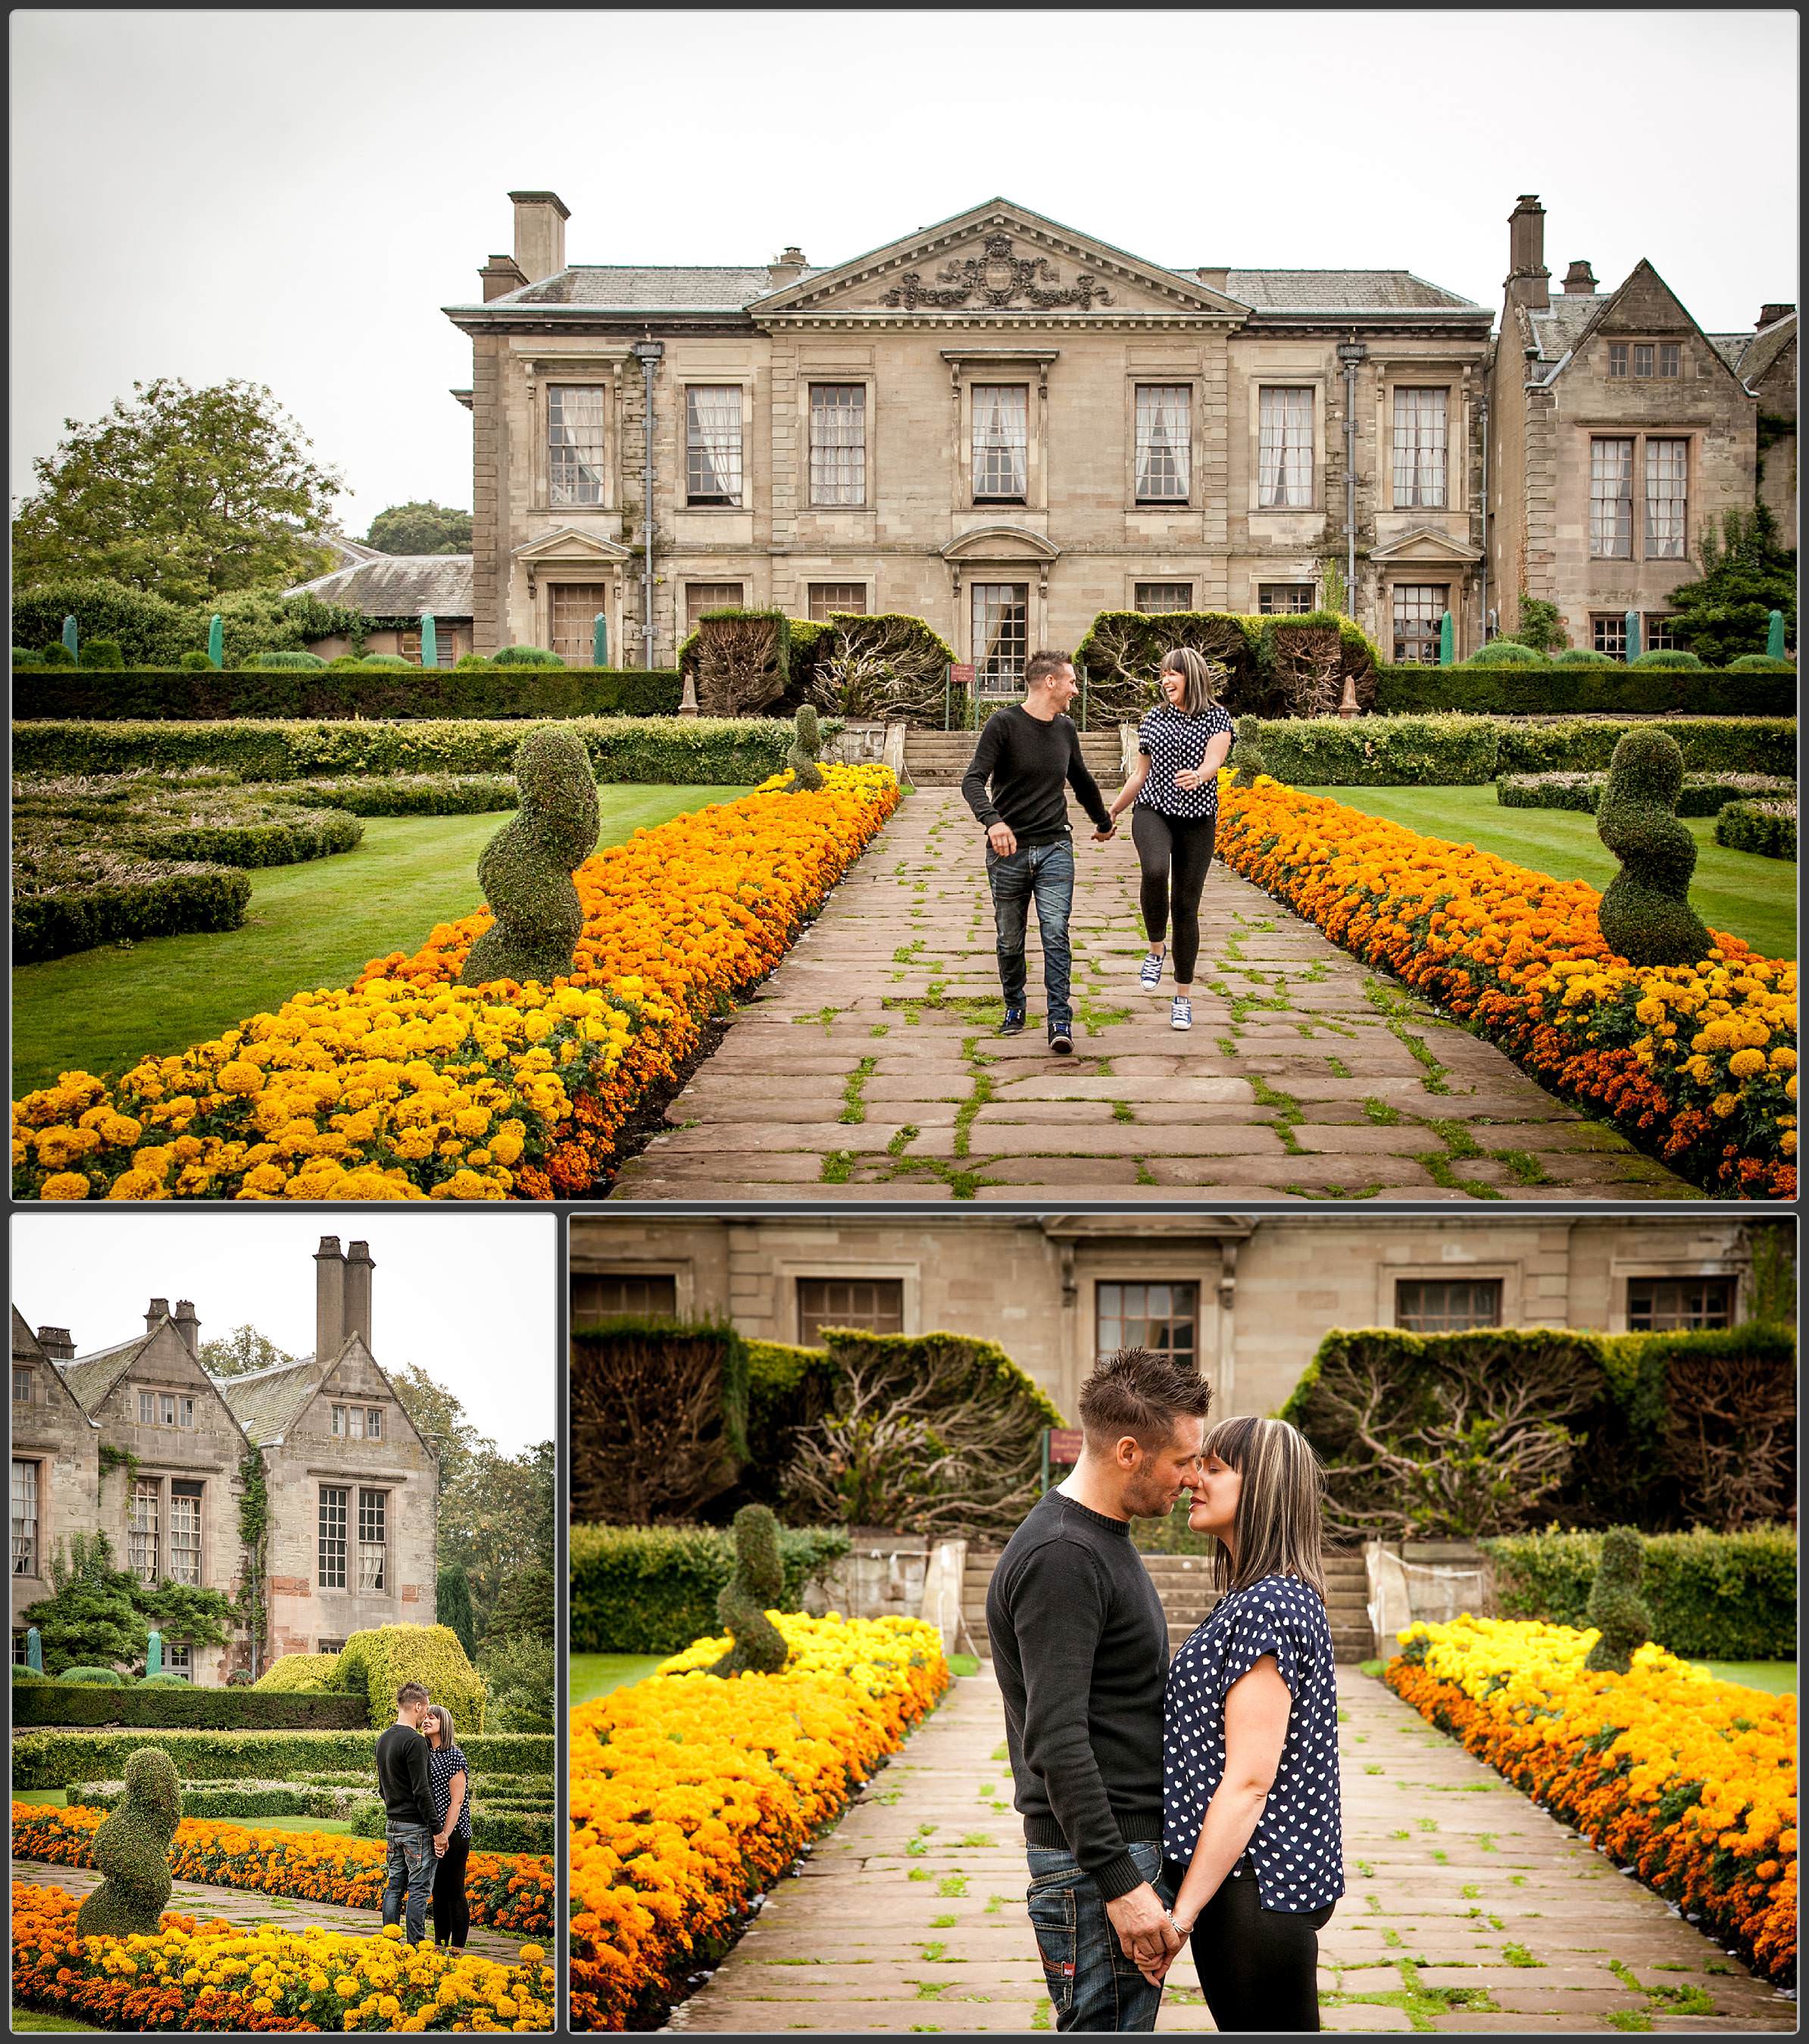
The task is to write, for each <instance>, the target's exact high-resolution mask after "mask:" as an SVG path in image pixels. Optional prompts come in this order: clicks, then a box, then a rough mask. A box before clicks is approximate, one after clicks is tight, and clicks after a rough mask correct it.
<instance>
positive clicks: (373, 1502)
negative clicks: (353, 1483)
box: [358, 1490, 390, 1590]
mask: <svg viewBox="0 0 1809 2044" xmlns="http://www.w3.org/2000/svg"><path fill="white" fill-rule="evenodd" d="M389 1504H390V1499H389V1493H387V1492H386V1491H382V1490H361V1491H360V1492H359V1493H358V1587H359V1589H361V1590H382V1589H388V1587H389V1570H388V1562H389V1556H390V1547H389V1531H388V1527H389Z"/></svg>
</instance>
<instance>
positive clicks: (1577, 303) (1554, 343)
mask: <svg viewBox="0 0 1809 2044" xmlns="http://www.w3.org/2000/svg"><path fill="white" fill-rule="evenodd" d="M1610 295H1611V294H1608V293H1605V292H1604V293H1603V294H1601V295H1600V296H1599V297H1589V298H1584V296H1583V295H1582V294H1580V293H1579V294H1577V296H1576V297H1575V298H1554V299H1553V300H1552V302H1551V309H1550V311H1549V312H1529V313H1527V321H1528V323H1529V324H1530V325H1531V328H1532V330H1533V340H1534V342H1535V343H1536V344H1537V345H1538V351H1539V352H1538V359H1539V360H1540V361H1541V362H1561V361H1562V360H1563V359H1564V358H1565V355H1568V354H1569V353H1570V352H1571V350H1572V349H1573V348H1575V347H1576V345H1577V343H1578V341H1580V340H1581V339H1582V338H1583V336H1584V334H1585V333H1586V332H1588V329H1589V327H1590V325H1591V324H1592V322H1593V321H1594V320H1595V317H1596V314H1597V313H1599V312H1600V310H1601V309H1602V308H1603V306H1604V305H1606V304H1607V302H1608V298H1609V296H1610Z"/></svg>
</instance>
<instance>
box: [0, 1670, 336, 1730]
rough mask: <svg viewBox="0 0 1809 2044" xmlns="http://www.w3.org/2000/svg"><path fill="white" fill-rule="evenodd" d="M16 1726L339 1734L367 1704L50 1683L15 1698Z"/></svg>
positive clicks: (305, 1696) (316, 1695)
mask: <svg viewBox="0 0 1809 2044" xmlns="http://www.w3.org/2000/svg"><path fill="white" fill-rule="evenodd" d="M13 1723H14V1724H15V1725H69V1726H74V1725H146V1726H150V1725H159V1726H163V1725H168V1726H175V1725H182V1726H205V1727H209V1728H213V1729H220V1730H225V1729H232V1730H235V1731H240V1730H242V1731H342V1730H344V1729H346V1728H348V1727H351V1726H353V1725H361V1724H363V1723H364V1706H363V1698H362V1697H359V1696H328V1695H327V1694H325V1692H313V1693H309V1692H305V1691H301V1690H290V1691H288V1692H282V1691H267V1690H259V1689H163V1688H160V1687H158V1688H152V1689H100V1688H90V1687H89V1686H88V1685H86V1683H81V1682H47V1683H46V1684H45V1685H44V1687H43V1688H42V1689H39V1688H37V1687H36V1686H33V1688H31V1689H21V1690H19V1691H18V1692H17V1694H16V1695H15V1696H13Z"/></svg>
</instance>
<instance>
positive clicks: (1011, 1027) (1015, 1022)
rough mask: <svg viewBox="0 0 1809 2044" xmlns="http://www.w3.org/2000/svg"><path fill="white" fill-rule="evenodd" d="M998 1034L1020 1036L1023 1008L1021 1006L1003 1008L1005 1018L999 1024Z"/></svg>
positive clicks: (1022, 1030) (1022, 1025)
mask: <svg viewBox="0 0 1809 2044" xmlns="http://www.w3.org/2000/svg"><path fill="white" fill-rule="evenodd" d="M999 1034H1000V1035H1001V1036H1021V1035H1023V1034H1024V1010H1023V1009H1021V1008H1008V1009H1006V1010H1005V1019H1004V1021H1003V1022H1001V1024H999Z"/></svg>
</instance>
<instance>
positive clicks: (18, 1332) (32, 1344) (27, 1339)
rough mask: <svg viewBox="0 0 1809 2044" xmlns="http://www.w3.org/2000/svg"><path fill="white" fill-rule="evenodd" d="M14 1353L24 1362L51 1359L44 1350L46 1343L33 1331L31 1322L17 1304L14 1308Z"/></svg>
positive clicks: (47, 1360)
mask: <svg viewBox="0 0 1809 2044" xmlns="http://www.w3.org/2000/svg"><path fill="white" fill-rule="evenodd" d="M13 1354H14V1355H16V1356H17V1357H18V1358H20V1359H21V1361H22V1362H49V1360H50V1358H49V1357H48V1355H46V1354H44V1343H42V1342H40V1340H39V1339H38V1338H37V1336H36V1335H35V1334H33V1332H32V1324H31V1322H30V1321H29V1320H27V1319H26V1318H25V1315H24V1314H23V1313H21V1312H20V1311H19V1309H18V1308H17V1306H15V1307H14V1308H13Z"/></svg>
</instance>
